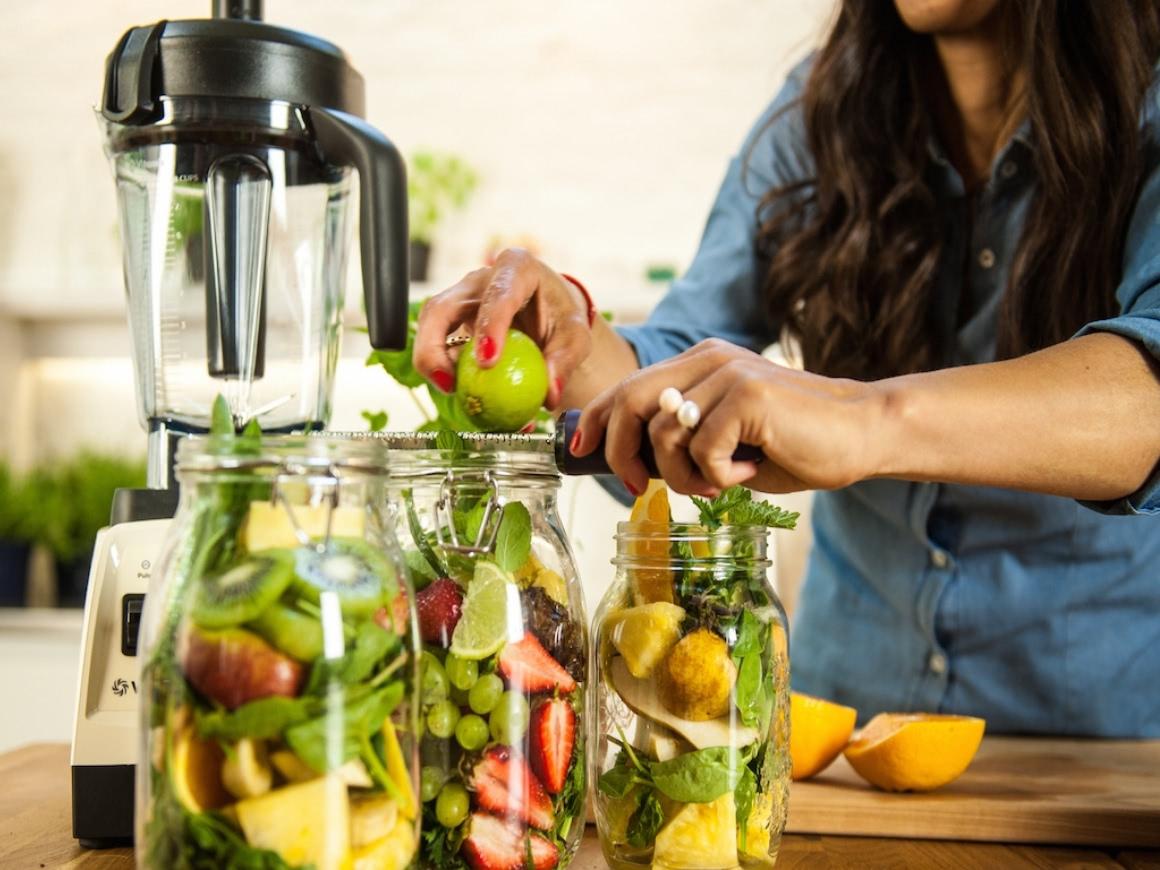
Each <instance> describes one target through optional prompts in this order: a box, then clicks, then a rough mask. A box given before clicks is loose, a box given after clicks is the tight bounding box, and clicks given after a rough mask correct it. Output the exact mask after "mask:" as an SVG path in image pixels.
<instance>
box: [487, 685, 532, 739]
mask: <svg viewBox="0 0 1160 870" xmlns="http://www.w3.org/2000/svg"><path fill="white" fill-rule="evenodd" d="M529 715H530V711H529V709H528V701H527V699H526V698H525V697H524V696H523V695H521V694H520V693H519V692H504V693H503V694H502V695H501V696H500V699H499V703H498V704H497V705H496V707H495V709H494V710H492V711H491V717H490V719H489V720H488V724H489V725H490V727H491V736H492V739H493V740H495V741H496V742H497V743H506V744H507V745H508V746H514V745H515V744H517V743H519V742H520V740H521V739H522V738H523V736H524V733H525V732H526V731H527V730H528V717H529Z"/></svg>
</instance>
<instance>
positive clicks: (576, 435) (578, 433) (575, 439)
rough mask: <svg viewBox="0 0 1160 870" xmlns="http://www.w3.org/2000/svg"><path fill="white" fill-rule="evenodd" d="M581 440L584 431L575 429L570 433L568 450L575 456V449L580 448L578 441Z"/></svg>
mask: <svg viewBox="0 0 1160 870" xmlns="http://www.w3.org/2000/svg"><path fill="white" fill-rule="evenodd" d="M583 440H584V433H583V432H581V431H580V430H579V429H577V430H576V431H575V432H573V433H572V440H571V441H569V442H568V452H569V453H571V454H572V455H573V456H575V455H576V451H577V450H579V449H580V442H581V441H583Z"/></svg>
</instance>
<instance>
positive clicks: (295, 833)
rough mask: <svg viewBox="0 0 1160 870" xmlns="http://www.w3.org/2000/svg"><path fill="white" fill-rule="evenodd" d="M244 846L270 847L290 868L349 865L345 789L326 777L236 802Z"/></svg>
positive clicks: (325, 869)
mask: <svg viewBox="0 0 1160 870" xmlns="http://www.w3.org/2000/svg"><path fill="white" fill-rule="evenodd" d="M237 813H238V824H240V825H241V826H242V831H243V833H245V835H246V840H247V842H249V843H250V845H252V846H256V847H258V848H259V849H270V850H272V851H274V852H277V853H278V854H279V855H281V856H282V859H283V860H284V861H285V862H286V863H287V864H290V865H291V866H298V865H300V864H312V865H313V866H314V867H315V868H316V870H341V868H345V867H348V866H349V862H350V807H349V804H348V802H347V798H346V785H345V784H344V783H343V781H342V780H341V779H339V778H338V777H337V776H324V777H319V778H318V779H314V780H311V781H310V782H304V783H300V784H299V785H288V786H285V787H284V788H280V789H277V790H275V791H272V792H269V793H268V794H265V795H262V796H261V797H257V798H250V799H248V800H244V801H238V803H237Z"/></svg>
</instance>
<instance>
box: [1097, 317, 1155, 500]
mask: <svg viewBox="0 0 1160 870" xmlns="http://www.w3.org/2000/svg"><path fill="white" fill-rule="evenodd" d="M1095 332H1110V333H1112V334H1113V335H1120V336H1123V337H1124V338H1127V339H1131V340H1132V341H1135V342H1138V343H1139V344H1140V345H1141V346H1142V347H1143V348H1144V349H1145V350H1146V351H1148V353H1150V354H1151V355H1152V356H1153V357H1154V358H1155V359H1156V360H1157V361H1158V362H1160V316H1157V315H1155V314H1153V313H1152V312H1148V313H1142V314H1124V315H1121V316H1119V317H1113V318H1111V319H1109V320H1098V321H1096V322H1095V323H1089V324H1088V325H1087V326H1085V327H1084V328H1083V329H1081V330H1080V331H1079V332H1078V333H1076V337H1077V338H1079V337H1080V336H1083V335H1091V334H1092V333H1095ZM1080 504H1082V505H1083V506H1084V507H1088V508H1091V509H1092V510H1094V511H1098V512H1099V513H1103V514H1160V464H1158V465H1157V466H1156V467H1155V468H1154V469H1152V473H1151V474H1150V475H1149V476H1148V479H1147V480H1146V481H1145V482H1144V485H1143V486H1141V487H1140V488H1139V489H1138V490H1136V491H1135V492H1133V493H1132V494H1131V495H1127V496H1125V497H1124V498H1118V499H1112V500H1110V501H1080Z"/></svg>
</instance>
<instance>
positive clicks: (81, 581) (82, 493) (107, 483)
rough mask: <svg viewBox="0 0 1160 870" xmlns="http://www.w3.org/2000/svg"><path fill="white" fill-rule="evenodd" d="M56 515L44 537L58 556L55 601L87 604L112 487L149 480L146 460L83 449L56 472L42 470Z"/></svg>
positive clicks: (40, 486) (42, 486) (67, 604)
mask: <svg viewBox="0 0 1160 870" xmlns="http://www.w3.org/2000/svg"><path fill="white" fill-rule="evenodd" d="M41 474H42V475H43V480H42V481H41V482H40V483H39V484H38V486H37V489H40V490H43V491H45V496H44V498H45V500H46V502H47V503H48V504H49V505H51V506H52V514H53V515H52V518H51V520H50V521H49V522H48V523H47V527H46V528H45V529H44V532H43V536H42V540H43V542H44V544H45V546H47V547H48V549H49V550H50V551H51V552H52V554H53V556H54V558H55V560H56V582H57V604H58V605H59V606H61V607H83V606H84V603H85V591H86V589H87V587H88V582H89V563H90V562H91V561H92V556H93V542H94V541H95V539H96V537H97V532H98V531H99V530H100V529H101V528H102V527H104V526H107V525H108V524H109V512H110V509H111V508H112V504H113V493H114V492H115V491H116V490H117V489H118V488H120V487H139V486H144V485H145V463H144V462H143V461H142V460H133V459H125V458H123V457H120V456H111V455H107V454H102V453H95V452H92V451H83V452H81V453H79V454H77V456H76V457H75V458H74V459H72V460H71V461H69V462H67V463H65V464H64V465H63V466H61V467H60V468H59V469H58V470H57V471H56V472H55V473H52V474H49V473H46V472H42V473H41Z"/></svg>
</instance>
